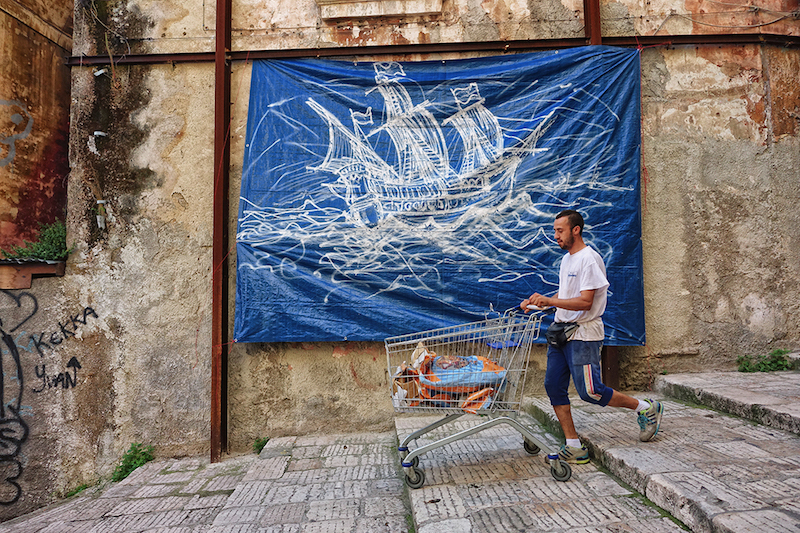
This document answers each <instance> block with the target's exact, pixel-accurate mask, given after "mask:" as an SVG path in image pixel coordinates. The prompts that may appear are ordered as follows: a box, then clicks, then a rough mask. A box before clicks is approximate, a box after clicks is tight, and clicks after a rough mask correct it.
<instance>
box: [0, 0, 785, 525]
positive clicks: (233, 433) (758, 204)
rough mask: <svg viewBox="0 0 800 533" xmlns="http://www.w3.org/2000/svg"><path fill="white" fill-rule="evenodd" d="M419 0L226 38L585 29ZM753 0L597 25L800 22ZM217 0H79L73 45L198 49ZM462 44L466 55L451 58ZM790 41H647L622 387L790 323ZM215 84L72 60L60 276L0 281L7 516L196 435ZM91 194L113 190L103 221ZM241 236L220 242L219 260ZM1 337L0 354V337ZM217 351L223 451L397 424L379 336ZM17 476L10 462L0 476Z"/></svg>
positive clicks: (239, 31) (619, 16)
mask: <svg viewBox="0 0 800 533" xmlns="http://www.w3.org/2000/svg"><path fill="white" fill-rule="evenodd" d="M431 3H433V4H435V2H418V3H413V2H409V3H407V4H398V5H406V6H412V5H417V4H419V5H418V11H417V13H416V14H408V13H406V14H403V13H396V14H392V15H386V16H384V17H380V18H366V17H364V15H363V13H362V14H360V15H358V12H357V10H358V9H359V6H358V5H357V4H353V5H352V6H349V7H348V6H347V5H344V6H340V7H339V8H337V9H345V10H346V9H350V10H352V11H351V12H352V13H356V14H357V16H356V18H355V19H348V18H347V17H346V15H342V17H344V18H325V19H323V18H322V14H323V13H328V12H326V11H323V7H324V6H323V7H321V6H319V5H317V3H315V2H314V1H313V0H301V1H299V2H297V1H295V0H268V1H267V2H251V1H244V0H243V1H240V2H235V3H234V8H233V13H234V20H233V27H234V30H235V31H234V41H233V42H234V46H233V48H234V49H235V50H251V49H253V50H254V49H292V48H309V47H335V46H356V45H365V46H366V45H383V44H409V43H437V42H468V41H485V40H500V39H540V38H568V37H578V36H581V34H582V33H581V32H582V28H583V20H582V14H581V12H582V3H581V2H577V1H567V0H564V1H563V2H558V1H554V0H548V1H545V2H534V1H529V2H522V1H519V2H517V1H509V2H501V1H496V2H479V1H478V0H444V1H443V2H442V4H441V10H440V11H439V12H429V11H426V10H428V9H432V8H430V5H429V4H431ZM792 6H794V7H792ZM723 7H724V9H723V8H720V11H726V10H727V11H732V10H731V9H730V6H727V7H725V6H723ZM765 7H768V8H769V10H771V13H769V12H763V11H762V12H759V13H755V12H752V13H742V14H738V15H737V14H727V15H713V16H712V14H709V13H708V11H709V10H710V8H709V5H708V4H707V3H706V4H702V5H701V4H700V3H694V2H686V3H681V2H674V1H668V0H664V1H660V2H651V3H650V4H648V3H644V4H642V3H639V2H633V1H625V2H605V3H603V4H602V14H603V29H604V32H606V33H607V34H609V35H610V34H614V35H632V34H633V33H634V32H637V33H638V34H643V35H652V34H653V33H655V32H658V33H657V35H668V34H670V33H673V34H679V33H692V32H694V33H704V32H709V31H712V32H732V31H748V32H758V31H765V32H774V33H784V34H789V35H797V33H798V31H799V29H798V25H797V22H796V20H793V19H792V18H785V19H782V20H780V21H778V22H775V23H774V24H769V25H767V26H757V24H765V23H767V22H769V21H770V20H772V18H775V19H777V18H778V17H779V15H777V13H784V12H789V11H791V9H796V2H795V3H794V4H793V3H792V2H789V1H788V0H786V1H784V2H781V1H779V0H777V1H774V2H769V3H768V4H765ZM408 9H411V7H409V8H408ZM214 10H215V6H214V3H213V2H212V1H211V0H191V1H187V2H174V1H172V2H170V1H167V2H164V1H155V0H130V1H126V2H122V1H101V0H95V1H90V0H78V1H77V2H76V5H75V21H76V23H75V24H76V31H75V34H74V39H75V44H74V49H73V54H74V55H84V54H86V55H102V56H105V55H109V54H112V55H119V54H142V53H168V52H196V51H210V50H213V47H214V20H215V19H214ZM434 11H435V10H434ZM0 16H2V13H0ZM326 16H327V15H326ZM770 17H772V18H770ZM708 24H713V26H712V25H708ZM720 26H753V27H752V28H747V29H742V28H739V29H735V28H734V29H730V28H728V29H725V28H721V27H720ZM468 55H475V54H457V53H450V54H448V55H447V57H467V56H468ZM439 57H442V56H434V55H425V56H422V55H415V56H410V55H408V56H402V57H399V56H392V57H380V58H377V57H376V58H363V60H370V59H395V60H419V59H436V58H439ZM799 61H800V58H799V56H798V50H797V49H796V48H794V49H784V48H779V47H774V46H739V47H734V46H725V47H717V46H714V47H710V46H705V47H690V46H687V47H677V48H673V47H666V46H665V47H656V48H649V49H645V50H644V51H643V56H642V80H643V82H642V83H643V99H642V108H643V120H642V133H643V157H644V164H645V167H646V169H647V171H646V172H645V173H644V175H643V180H644V181H643V198H642V201H643V221H644V234H643V247H644V254H645V264H644V269H645V272H644V276H645V296H646V322H647V335H648V346H647V347H645V348H626V349H623V350H620V356H621V360H622V368H623V372H622V374H623V378H624V385H626V386H630V387H644V386H646V385H647V384H648V382H649V381H650V380H651V379H652V376H653V375H654V374H655V373H658V372H661V371H665V370H666V371H670V372H672V371H677V370H695V369H698V370H699V369H709V368H725V369H730V368H732V367H733V364H734V361H735V359H736V357H737V356H738V355H741V354H744V353H765V352H767V351H769V350H770V349H772V348H773V347H787V348H796V347H797V345H798V344H800V327H799V326H800V324H799V322H798V318H797V317H798V312H797V311H798V308H797V306H798V304H797V301H798V298H797V295H796V292H797V290H798V289H797V287H798V286H799V285H800V284H799V283H798V281H800V271H799V270H800V266H799V265H798V262H797V261H796V257H797V256H798V252H800V243H799V242H798V240H799V239H800V231H798V230H797V229H796V228H798V227H800V226H799V225H798V214H797V210H796V208H795V206H796V205H798V203H799V202H798V200H800V198H798V195H799V194H800V193H799V192H798V191H800V187H798V186H797V185H798V177H800V174H799V172H800V171H799V170H798V169H800V160H798V158H799V157H800V155H799V154H800V146H798V144H799V143H800V141H799V140H798V131H797V128H798V113H800V101H799V100H798V98H799V96H798V87H797V83H796V73H797V72H798V70H799V69H800V64H798V62H799ZM249 74H250V68H249V64H246V63H244V62H237V63H235V64H234V65H233V76H232V79H233V88H232V94H233V106H232V115H233V122H232V125H231V137H232V169H231V176H232V181H233V184H232V188H231V195H230V196H231V200H230V201H231V213H232V216H231V220H230V228H231V234H233V233H234V231H235V222H236V221H235V213H236V212H237V209H236V207H237V201H238V179H239V178H240V176H241V161H242V152H243V149H244V146H243V137H244V133H245V121H246V114H247V100H248V95H249ZM213 89H214V66H213V64H211V63H174V64H159V65H139V66H125V65H120V64H115V65H113V66H112V65H105V66H104V67H86V66H83V67H75V68H73V69H72V81H71V92H72V94H71V98H72V110H71V123H70V132H69V135H70V143H69V146H70V164H71V166H72V171H71V175H70V178H69V185H68V228H69V241H70V243H72V242H74V243H75V244H76V251H75V252H74V253H73V254H72V256H71V257H70V260H69V261H68V265H67V273H66V275H65V276H64V277H63V278H58V279H55V278H49V279H46V280H35V281H34V286H33V287H32V288H31V289H30V290H24V291H10V292H7V293H6V292H4V293H0V319H1V320H2V321H3V328H4V331H6V332H9V333H10V334H11V336H12V338H13V342H14V346H15V347H16V349H17V353H18V354H19V365H18V366H19V373H14V374H12V373H11V372H10V371H9V370H7V369H8V368H12V367H11V366H8V365H4V367H3V368H4V373H5V374H4V377H3V379H4V383H8V384H9V386H8V387H7V388H6V390H7V391H11V390H14V391H16V390H21V391H22V393H21V394H22V403H21V405H24V409H23V408H21V409H20V410H19V416H18V417H16V418H14V416H13V412H9V411H7V412H6V416H7V418H10V421H9V423H11V424H12V426H13V427H14V428H15V431H17V432H18V433H17V435H20V436H22V435H24V438H21V439H19V440H20V441H21V442H20V443H19V444H20V446H19V448H18V450H19V451H18V452H17V454H16V455H15V456H14V457H12V458H9V461H7V462H6V463H3V464H0V466H2V467H3V468H5V470H3V471H4V472H6V478H8V477H13V476H10V475H9V472H11V473H12V474H13V469H14V467H15V465H16V463H14V462H13V461H17V462H18V463H19V466H20V467H21V468H22V475H21V476H20V477H19V479H18V480H17V481H15V482H16V483H17V484H18V485H19V486H20V497H19V499H18V500H16V503H14V504H13V505H11V506H6V507H3V508H2V509H0V513H5V514H3V515H0V518H2V517H7V516H13V515H14V514H18V513H19V512H23V511H24V510H27V509H28V508H30V507H31V506H35V505H38V504H40V503H42V502H44V501H46V500H48V499H49V498H52V497H53V495H54V494H58V493H63V492H65V491H67V490H69V489H71V488H74V487H76V486H77V485H79V484H81V483H91V482H94V481H95V480H97V479H98V478H99V477H100V476H108V475H109V474H110V473H111V471H112V470H113V466H114V463H115V462H116V460H117V459H118V458H119V457H120V455H121V454H122V453H123V452H124V451H125V450H126V449H127V448H128V447H129V446H130V444H131V443H133V442H143V443H145V444H152V445H155V446H156V452H157V454H159V455H182V454H198V453H203V454H204V453H207V452H208V448H209V408H210V400H209V397H210V386H211V384H210V354H211V333H210V330H211V290H210V289H211V275H212V270H213V268H214V265H212V260H211V251H212V250H211V247H212V229H211V212H212V198H213V194H214V186H215V180H216V169H214V168H213V166H214V164H213V159H214V158H213V110H214V105H213V99H214V92H213ZM98 201H104V202H106V204H105V206H106V209H107V211H106V212H105V213H104V215H105V216H104V218H103V219H102V220H103V221H104V222H105V228H103V227H101V226H100V225H99V224H98V219H97V215H98V214H102V211H100V210H99V209H98V203H97V202H98ZM234 256H235V249H231V250H230V253H229V255H228V257H227V261H228V262H229V264H230V265H231V266H232V265H233V264H235V257H234ZM231 272H232V273H235V270H234V269H233V268H231ZM234 283H235V280H234V279H231V280H230V287H231V289H232V288H233V287H234ZM230 294H231V295H232V294H233V290H231V291H230ZM34 302H35V303H36V305H35V306H33V303H34ZM230 305H231V308H230V311H231V313H230V315H231V317H232V316H233V311H234V310H233V308H232V305H233V304H232V302H231V303H230ZM32 310H35V312H33V313H31V311H32ZM89 310H91V312H90V311H89ZM26 312H28V313H29V314H31V318H29V319H25V316H26ZM12 325H13V328H12ZM12 330H13V331H12ZM3 346H4V350H5V351H4V352H3V357H4V360H3V361H4V363H5V362H6V361H7V360H8V359H7V358H8V357H10V356H11V350H10V348H9V346H10V345H8V343H6V344H5V345H3ZM224 349H225V351H226V353H227V355H228V357H229V365H230V366H229V371H228V394H229V398H228V410H229V412H228V420H229V428H228V429H229V437H230V444H231V449H232V450H233V451H236V452H242V451H248V450H249V448H250V445H251V444H252V442H253V441H254V440H255V438H257V437H261V436H278V435H285V434H298V433H313V432H321V431H322V432H324V431H337V432H341V431H348V430H370V429H376V430H377V429H385V428H387V427H389V425H390V423H391V417H392V414H393V413H392V409H391V404H390V402H389V397H388V390H389V385H388V376H387V372H386V362H385V355H384V352H383V346H382V344H381V343H307V344H306V343H296V344H242V345H239V344H234V345H230V346H226V347H224ZM9 364H10V363H9ZM78 364H79V365H80V367H78ZM543 368H544V354H543V350H541V349H540V348H537V349H536V350H535V354H534V362H533V363H532V365H531V372H530V376H529V384H530V387H529V389H530V391H531V392H539V393H541V392H542V391H541V386H540V383H541V379H542V372H543ZM12 383H13V384H16V385H15V386H17V387H19V389H13V387H12V386H11V384H12ZM23 385H24V387H23ZM9 413H10V414H9ZM23 424H24V426H25V427H26V428H27V432H25V431H23V429H25V428H24V427H23ZM12 460H13V461H12ZM9 469H11V470H9ZM0 481H2V480H0ZM13 487H14V486H13V485H12V484H10V483H8V482H6V484H5V486H4V488H3V490H4V491H6V492H2V491H0V496H2V495H3V494H10V492H8V491H10V490H12V489H13Z"/></svg>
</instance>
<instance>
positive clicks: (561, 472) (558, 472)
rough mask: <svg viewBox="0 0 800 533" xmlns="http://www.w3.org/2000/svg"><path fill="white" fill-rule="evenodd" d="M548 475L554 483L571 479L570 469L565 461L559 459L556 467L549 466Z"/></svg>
mask: <svg viewBox="0 0 800 533" xmlns="http://www.w3.org/2000/svg"><path fill="white" fill-rule="evenodd" d="M550 473H551V474H552V475H553V477H554V478H555V480H556V481H567V480H568V479H569V478H570V477H572V467H570V466H569V464H568V463H567V462H566V461H564V460H561V459H559V461H558V466H556V465H550Z"/></svg>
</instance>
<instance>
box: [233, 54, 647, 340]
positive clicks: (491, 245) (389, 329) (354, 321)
mask: <svg viewBox="0 0 800 533" xmlns="http://www.w3.org/2000/svg"><path fill="white" fill-rule="evenodd" d="M250 91H251V92H250V107H249V113H248V121H247V135H246V142H245V153H244V161H243V175H242V189H241V199H240V207H239V222H238V228H237V263H238V264H237V280H236V317H235V327H234V330H235V331H234V337H235V339H236V341H237V342H276V341H312V340H316V341H321V340H345V339H347V340H382V339H384V338H385V337H387V336H391V335H397V334H402V333H409V332H418V331H423V330H427V329H431V328H436V327H441V326H449V325H453V324H459V323H464V322H470V321H475V320H480V319H482V318H484V317H485V315H486V313H487V311H489V310H490V309H492V308H493V309H496V310H504V309H507V308H510V307H514V306H516V305H518V304H519V302H520V301H521V300H522V299H523V298H526V297H527V296H529V295H530V294H531V293H533V292H541V293H544V294H551V293H554V292H555V291H556V289H557V286H558V266H559V263H560V260H561V257H562V255H563V253H564V252H563V251H562V250H561V249H560V248H559V247H558V245H556V243H555V242H554V240H553V230H552V226H553V219H554V215H555V214H556V213H558V212H559V211H560V210H562V209H566V208H573V209H577V210H578V211H580V212H581V213H582V214H583V215H584V218H585V219H586V228H585V229H584V239H585V240H586V242H587V243H588V244H590V245H591V246H593V247H594V248H595V249H596V250H598V251H599V252H600V254H601V255H602V256H603V257H604V259H605V262H606V266H607V270H608V278H609V281H610V283H611V286H610V288H609V298H608V309H607V311H606V314H605V317H604V319H605V323H606V343H607V344H611V345H638V344H643V343H644V303H643V289H642V274H641V272H642V252H641V237H640V236H641V221H640V209H639V167H640V163H639V159H640V133H639V131H640V107H639V101H640V88H639V52H638V51H637V50H627V49H616V48H611V47H603V46H593V47H584V48H576V49H570V50H565V51H564V50H562V51H552V52H539V53H532V54H519V55H504V56H500V57H486V58H480V59H467V60H457V61H431V62H415V63H397V62H382V63H362V62H357V63H353V62H342V61H327V60H295V61H291V60H286V61H257V62H254V64H253V71H252V82H251V89H250Z"/></svg>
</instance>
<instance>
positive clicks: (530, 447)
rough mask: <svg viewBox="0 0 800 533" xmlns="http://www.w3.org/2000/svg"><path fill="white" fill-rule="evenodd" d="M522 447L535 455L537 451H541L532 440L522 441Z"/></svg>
mask: <svg viewBox="0 0 800 533" xmlns="http://www.w3.org/2000/svg"><path fill="white" fill-rule="evenodd" d="M522 447H523V448H525V451H526V452H528V453H529V454H531V455H536V454H537V453H539V452H540V451H542V449H541V448H539V447H538V446H537V445H535V444H534V443H532V442H528V441H527V440H526V441H523V442H522Z"/></svg>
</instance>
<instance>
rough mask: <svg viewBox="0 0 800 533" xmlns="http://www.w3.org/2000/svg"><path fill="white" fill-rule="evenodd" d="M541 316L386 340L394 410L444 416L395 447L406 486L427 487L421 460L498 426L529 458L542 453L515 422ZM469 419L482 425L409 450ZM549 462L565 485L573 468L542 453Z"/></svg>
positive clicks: (507, 315)
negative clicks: (517, 436) (510, 431)
mask: <svg viewBox="0 0 800 533" xmlns="http://www.w3.org/2000/svg"><path fill="white" fill-rule="evenodd" d="M547 312H548V311H542V310H536V311H533V312H531V313H529V314H523V313H522V312H520V311H519V310H518V309H509V310H507V311H506V312H504V313H502V314H500V315H499V316H497V317H496V318H487V319H486V320H482V321H479V322H471V323H468V324H461V325H457V326H451V327H447V328H440V329H433V330H429V331H423V332H421V333H412V334H408V335H400V336H397V337H390V338H388V339H386V341H385V344H386V358H387V362H388V365H389V375H390V376H391V378H392V379H391V388H392V389H391V394H392V402H393V404H394V408H395V411H396V412H400V413H421V412H427V413H431V412H435V413H442V414H444V415H445V416H444V418H442V419H440V420H438V421H436V422H434V423H433V424H429V425H428V426H426V427H424V428H422V429H420V430H418V431H415V432H413V433H411V434H410V435H408V436H406V437H405V438H404V439H403V440H402V441H401V442H400V446H399V448H398V450H399V451H400V458H401V465H402V467H403V470H404V472H405V479H406V484H407V485H408V486H409V487H411V488H414V489H416V488H419V487H421V486H422V485H423V484H424V483H425V473H424V472H423V471H422V470H420V469H419V456H420V455H423V454H425V453H428V452H429V451H431V450H434V449H436V448H440V447H442V446H444V445H446V444H450V443H452V442H455V441H457V440H459V439H463V438H465V437H468V436H470V435H474V434H475V433H478V432H480V431H483V430H485V429H489V428H491V427H494V426H496V425H498V424H508V425H510V426H511V427H512V428H514V429H516V430H517V431H519V432H520V433H521V434H522V437H523V447H524V449H525V451H526V452H528V453H530V454H537V453H539V451H540V450H541V449H543V448H545V447H546V445H545V444H543V443H542V442H541V441H540V440H539V439H538V438H537V437H536V435H535V434H534V433H532V432H531V431H530V430H529V429H528V428H527V427H526V426H525V425H524V424H522V423H521V422H520V421H519V420H518V419H517V418H518V415H519V411H520V406H521V404H522V394H523V391H524V389H525V376H526V374H527V368H528V358H529V356H530V352H531V344H532V343H533V341H534V340H536V338H537V337H538V336H539V330H540V328H541V324H542V317H543V316H544V315H545V314H547ZM467 413H471V414H477V415H480V416H482V417H486V418H487V420H485V421H483V422H481V423H479V424H477V425H475V426H472V427H470V428H468V429H465V430H462V431H459V432H457V433H454V434H452V435H449V436H447V437H444V438H442V439H439V440H436V441H435V442H432V443H430V444H426V445H424V446H421V447H419V448H416V449H414V450H413V451H409V448H408V445H409V443H410V442H412V441H414V440H416V439H418V438H419V437H421V436H422V435H424V434H426V433H428V432H430V431H433V430H435V429H437V428H440V427H442V426H445V425H446V424H448V423H450V422H453V421H454V420H456V419H457V418H459V417H461V416H463V415H465V414H467ZM547 459H548V462H549V463H550V473H551V474H552V475H553V477H554V478H555V479H557V480H558V481H566V480H568V479H569V478H570V476H571V475H572V469H571V468H570V466H569V464H567V463H566V462H565V461H563V460H561V459H559V457H558V451H555V452H553V453H550V454H548V456H547Z"/></svg>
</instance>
